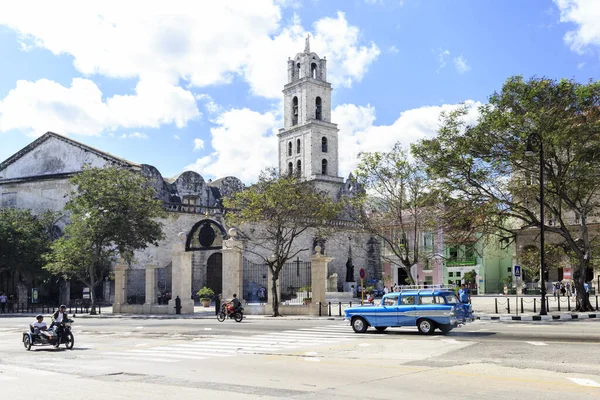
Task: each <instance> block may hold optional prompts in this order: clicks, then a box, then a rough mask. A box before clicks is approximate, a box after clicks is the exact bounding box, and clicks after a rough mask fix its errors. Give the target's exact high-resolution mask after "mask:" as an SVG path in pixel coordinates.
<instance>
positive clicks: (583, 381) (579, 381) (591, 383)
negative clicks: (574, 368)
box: [568, 378, 600, 388]
mask: <svg viewBox="0 0 600 400" xmlns="http://www.w3.org/2000/svg"><path fill="white" fill-rule="evenodd" d="M568 379H569V380H570V381H573V382H575V383H576V384H578V385H581V386H587V387H597V388H600V383H598V382H596V381H593V380H591V379H586V378H568Z"/></svg>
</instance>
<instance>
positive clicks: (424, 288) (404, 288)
mask: <svg viewBox="0 0 600 400" xmlns="http://www.w3.org/2000/svg"><path fill="white" fill-rule="evenodd" d="M455 288H456V285H454V284H439V285H402V286H400V293H402V292H406V291H415V290H416V291H417V294H419V293H421V292H431V294H433V293H434V292H435V291H436V290H444V289H446V290H454V289H455Z"/></svg>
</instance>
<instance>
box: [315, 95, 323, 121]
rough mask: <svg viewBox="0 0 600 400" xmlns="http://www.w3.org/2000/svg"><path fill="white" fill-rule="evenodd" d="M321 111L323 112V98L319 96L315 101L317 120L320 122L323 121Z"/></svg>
mask: <svg viewBox="0 0 600 400" xmlns="http://www.w3.org/2000/svg"><path fill="white" fill-rule="evenodd" d="M321 110H322V107H321V98H320V97H319V96H317V98H316V99H315V118H316V119H318V120H321V119H323V118H322V113H321Z"/></svg>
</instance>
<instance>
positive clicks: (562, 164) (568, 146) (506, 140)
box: [413, 77, 600, 311]
mask: <svg viewBox="0 0 600 400" xmlns="http://www.w3.org/2000/svg"><path fill="white" fill-rule="evenodd" d="M467 112H468V109H467V108H466V107H462V108H460V109H458V110H457V111H454V112H451V113H449V114H446V115H444V116H443V120H442V123H441V127H440V129H439V135H438V136H437V137H435V138H433V139H428V140H423V141H421V142H420V143H419V144H417V145H415V146H413V151H414V152H415V154H416V155H417V156H418V158H419V159H420V160H421V161H422V162H424V164H425V165H427V166H428V168H429V172H430V173H432V174H434V176H435V177H437V178H438V179H439V180H440V182H442V183H443V186H444V189H445V190H446V191H447V192H448V193H452V194H453V196H455V197H457V198H461V199H463V200H466V201H467V202H468V204H470V205H471V209H470V210H469V213H470V214H471V215H472V218H473V219H475V220H478V221H481V222H482V226H485V227H486V228H487V231H488V232H489V233H492V234H493V233H497V234H500V235H501V236H502V237H505V238H509V239H514V237H515V235H516V234H517V232H518V230H519V229H528V228H540V226H541V224H542V221H543V223H544V227H545V230H546V232H548V233H549V236H551V239H552V242H553V243H555V244H559V245H562V246H564V247H565V248H567V249H568V251H569V252H570V253H571V254H572V256H573V258H574V259H575V260H576V268H575V273H574V276H573V277H574V281H575V285H576V288H577V293H578V295H577V310H578V311H589V310H591V309H592V306H591V304H590V302H589V300H587V299H586V297H585V295H584V290H583V284H584V279H585V275H586V269H587V268H588V267H589V266H590V260H591V258H592V253H593V251H592V250H594V249H595V248H597V246H598V239H599V238H598V231H597V229H596V228H595V227H592V226H591V223H593V216H594V215H598V213H599V212H600V208H599V206H600V203H599V200H600V197H599V196H598V194H599V192H598V189H599V185H600V179H598V177H599V176H600V163H598V159H599V156H600V83H598V82H590V83H587V84H581V83H577V82H574V81H572V80H560V81H555V80H551V79H546V78H533V79H530V80H529V81H525V80H523V78H522V77H512V78H510V79H508V80H507V81H506V83H505V84H504V86H503V88H502V91H501V92H500V93H494V94H493V95H492V96H491V97H490V99H489V103H488V104H486V105H483V106H481V107H480V108H479V117H478V119H477V121H476V123H475V124H473V125H467V124H466V123H465V118H464V117H465V115H466V113H467ZM528 147H529V148H535V149H537V150H538V151H539V150H542V149H543V155H544V157H543V164H542V171H543V174H544V185H543V192H544V204H545V209H546V212H545V213H544V214H545V215H544V218H543V219H542V218H540V212H539V210H540V205H539V202H540V198H539V190H540V187H539V182H537V177H538V176H539V172H540V158H539V157H537V156H533V157H532V156H529V155H527V154H526V153H527V152H526V151H525V150H526V149H527V148H528ZM550 221H551V222H552V223H549V222H550ZM573 221H575V222H573ZM592 225H593V224H592ZM511 226H514V227H515V228H517V230H513V229H511Z"/></svg>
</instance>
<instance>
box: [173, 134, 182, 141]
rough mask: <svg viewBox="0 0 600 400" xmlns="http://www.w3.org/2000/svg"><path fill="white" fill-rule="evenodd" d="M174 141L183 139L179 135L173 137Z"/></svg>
mask: <svg viewBox="0 0 600 400" xmlns="http://www.w3.org/2000/svg"><path fill="white" fill-rule="evenodd" d="M173 139H175V140H181V138H180V137H179V135H173Z"/></svg>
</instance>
